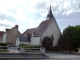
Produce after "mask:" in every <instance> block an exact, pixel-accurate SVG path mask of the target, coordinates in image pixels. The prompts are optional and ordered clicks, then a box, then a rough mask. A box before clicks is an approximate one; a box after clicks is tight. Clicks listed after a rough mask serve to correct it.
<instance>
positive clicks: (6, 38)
mask: <svg viewBox="0 0 80 60" xmlns="http://www.w3.org/2000/svg"><path fill="white" fill-rule="evenodd" d="M19 35H21V33H20V32H19V30H18V25H15V27H13V28H11V29H6V33H5V34H4V35H3V40H2V42H3V43H7V44H8V45H15V44H16V39H17V37H18V36H19Z"/></svg>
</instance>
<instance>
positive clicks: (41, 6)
mask: <svg viewBox="0 0 80 60" xmlns="http://www.w3.org/2000/svg"><path fill="white" fill-rule="evenodd" d="M51 1H53V2H52V3H51ZM50 4H51V7H52V12H53V14H54V16H55V18H56V20H57V21H59V19H61V20H67V19H68V20H70V19H79V16H80V14H79V13H80V0H46V1H45V0H35V1H34V0H0V21H2V22H0V26H2V27H3V26H4V28H5V27H8V26H10V27H13V26H15V24H18V25H19V29H20V31H21V32H24V31H25V29H27V28H33V27H37V26H38V25H39V24H40V23H41V22H42V21H43V20H45V19H46V16H47V14H48V11H49V8H50V7H49V6H50ZM70 21H72V20H70ZM3 22H5V24H4V23H3ZM67 23H68V22H67ZM61 29H62V28H61Z"/></svg>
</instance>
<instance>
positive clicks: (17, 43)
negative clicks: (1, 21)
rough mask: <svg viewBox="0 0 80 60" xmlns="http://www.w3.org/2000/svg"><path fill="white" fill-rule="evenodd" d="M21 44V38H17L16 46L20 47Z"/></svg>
mask: <svg viewBox="0 0 80 60" xmlns="http://www.w3.org/2000/svg"><path fill="white" fill-rule="evenodd" d="M19 44H20V41H19V38H17V40H16V46H17V47H18V46H19Z"/></svg>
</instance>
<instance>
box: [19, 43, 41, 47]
mask: <svg viewBox="0 0 80 60" xmlns="http://www.w3.org/2000/svg"><path fill="white" fill-rule="evenodd" d="M19 47H25V48H40V45H30V44H20V45H19Z"/></svg>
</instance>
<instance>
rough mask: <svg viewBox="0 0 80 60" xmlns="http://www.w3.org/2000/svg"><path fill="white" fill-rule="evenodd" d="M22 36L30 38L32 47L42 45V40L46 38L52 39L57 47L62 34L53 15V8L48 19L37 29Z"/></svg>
mask: <svg viewBox="0 0 80 60" xmlns="http://www.w3.org/2000/svg"><path fill="white" fill-rule="evenodd" d="M22 35H23V36H27V37H28V38H30V41H31V45H42V40H43V38H44V37H45V36H48V37H52V38H53V46H56V45H57V43H58V39H59V38H60V36H61V32H60V29H59V27H58V24H57V22H56V20H55V17H54V16H53V14H52V10H51V6H50V10H49V13H48V15H47V19H46V20H44V21H42V22H41V23H40V25H39V26H38V27H37V28H32V29H27V30H26V31H25V32H24V33H23V34H22Z"/></svg>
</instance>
